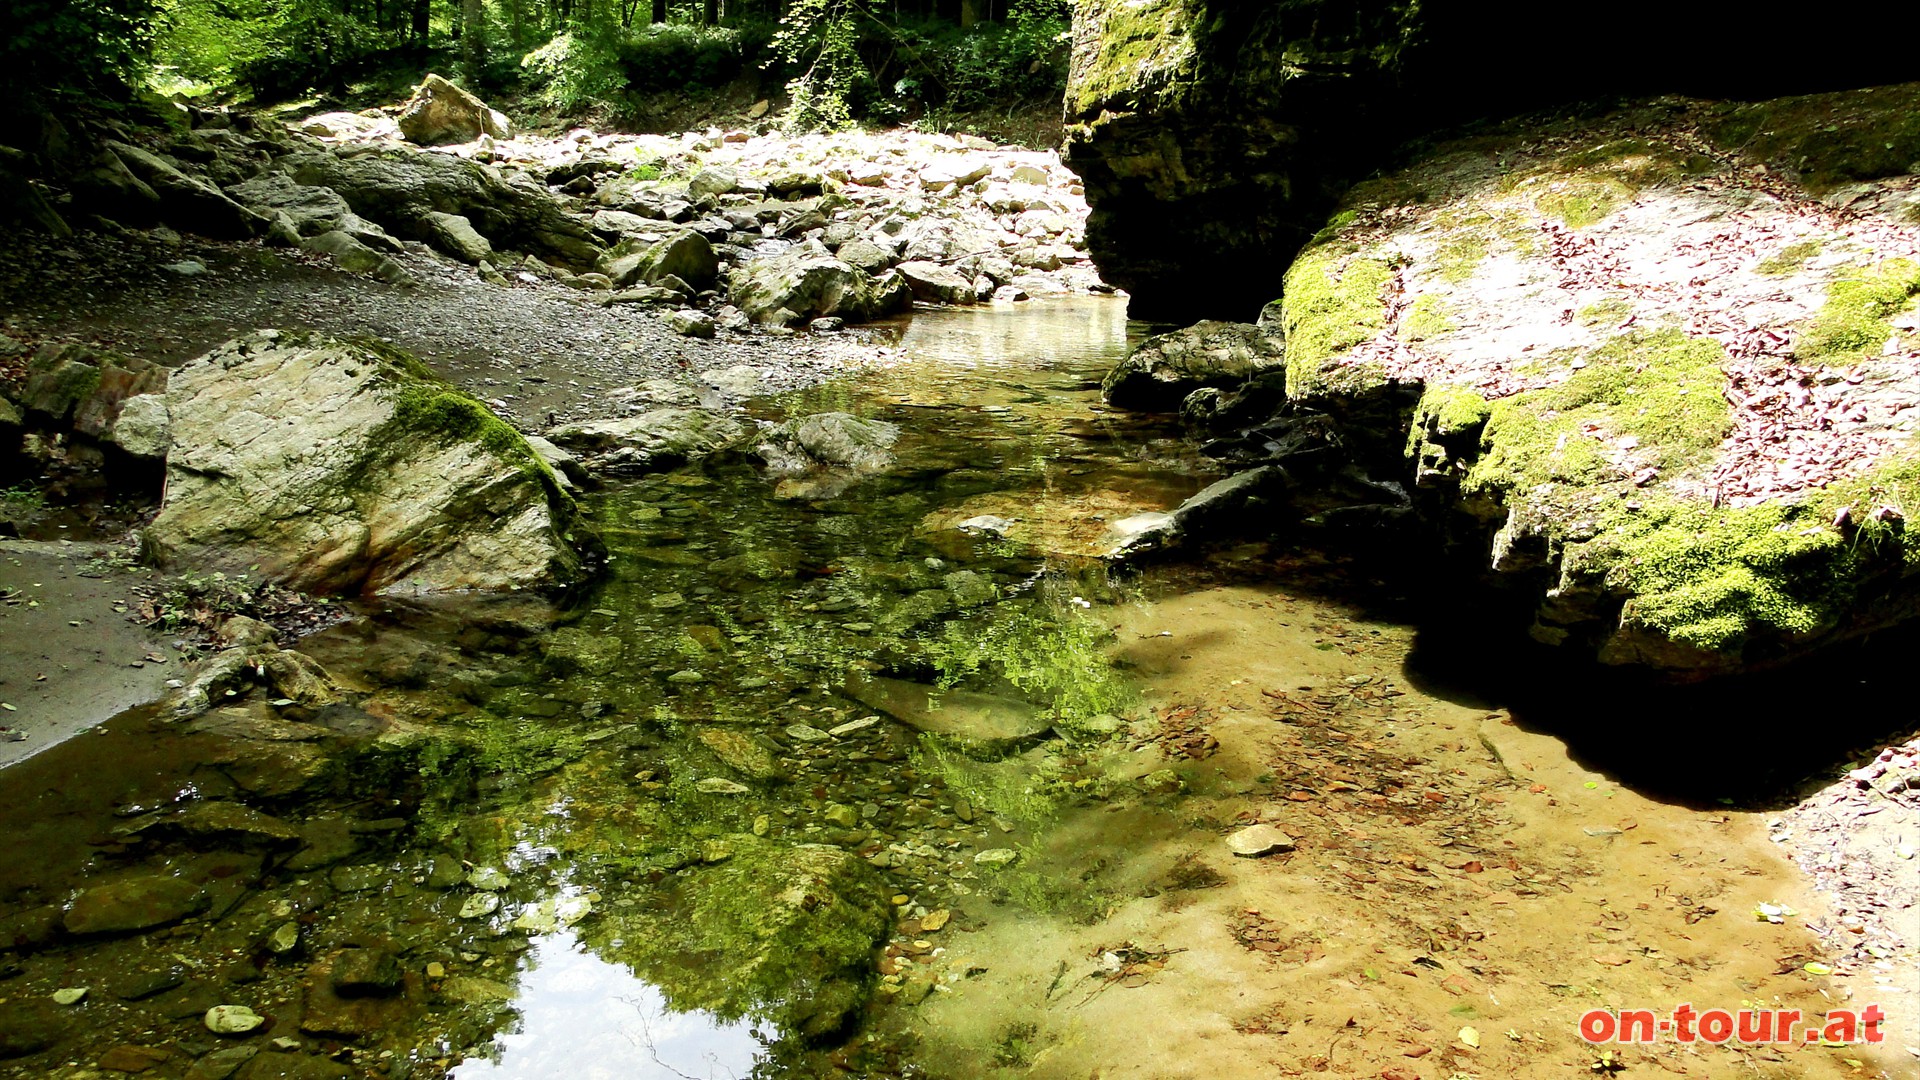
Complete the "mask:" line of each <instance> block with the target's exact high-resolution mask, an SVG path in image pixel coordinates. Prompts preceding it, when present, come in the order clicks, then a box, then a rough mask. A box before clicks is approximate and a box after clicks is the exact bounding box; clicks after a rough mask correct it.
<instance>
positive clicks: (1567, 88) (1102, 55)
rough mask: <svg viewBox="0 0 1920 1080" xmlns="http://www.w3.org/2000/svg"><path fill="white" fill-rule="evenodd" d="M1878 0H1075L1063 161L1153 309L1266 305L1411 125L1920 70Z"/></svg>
mask: <svg viewBox="0 0 1920 1080" xmlns="http://www.w3.org/2000/svg"><path fill="white" fill-rule="evenodd" d="M1898 10H1899V9H1898V8H1896V7H1894V5H1892V4H1890V3H1883V2H1870V3H1867V4H1865V5H1861V6H1856V7H1853V8H1850V9H1849V10H1848V12H1847V14H1846V17H1844V18H1832V19H1817V18H1796V19H1795V20H1793V23H1792V26H1791V28H1788V27H1787V26H1785V25H1783V24H1780V23H1777V22H1773V21H1769V20H1764V19H1759V18H1755V17H1750V16H1745V15H1740V14H1737V13H1733V12H1730V11H1729V10H1728V9H1727V8H1726V7H1725V5H1720V4H1711V3H1707V2H1705V0H1670V2H1666V3H1659V4H1655V3H1652V2H1649V0H1628V2H1625V3H1617V4H1612V5H1608V6H1607V7H1605V8H1603V9H1591V8H1586V7H1580V6H1577V5H1575V6H1566V5H1563V6H1561V7H1558V8H1555V7H1551V6H1543V5H1539V4H1523V3H1520V2H1518V0H1495V2H1473V0H1430V2H1427V3H1418V2H1415V0H1234V2H1228V0H1078V3H1077V5H1076V18H1075V24H1074V25H1075V29H1074V41H1073V68H1072V75H1071V80H1070V83H1069V86H1068V89H1067V96H1066V114H1067V115H1066V119H1067V133H1068V141H1067V161H1068V164H1069V165H1071V166H1072V167H1073V168H1074V169H1075V170H1076V171H1077V172H1079V173H1080V175H1081V176H1082V178H1083V179H1084V180H1085V184H1086V195H1087V201H1088V203H1089V205H1090V207H1091V217H1090V218H1089V221H1088V225H1087V241H1088V246H1089V248H1090V249H1091V251H1092V254H1093V256H1094V259H1095V261H1096V263H1097V264H1098V265H1099V266H1100V268H1101V270H1102V272H1103V273H1104V274H1105V275H1106V277H1107V278H1108V280H1109V281H1111V282H1112V283H1114V284H1116V285H1119V286H1121V287H1123V288H1126V289H1127V290H1128V291H1130V292H1132V293H1133V295H1134V314H1135V315H1136V317H1143V318H1155V319H1162V318H1164V319H1168V320H1174V319H1179V320H1191V319H1194V318H1202V317H1208V318H1239V319H1245V318H1250V317H1251V316H1252V315H1253V314H1254V313H1255V312H1257V311H1258V310H1259V308H1260V306H1261V305H1262V304H1263V303H1265V302H1266V301H1267V300H1270V299H1272V298H1273V296H1274V295H1276V294H1277V293H1278V291H1279V284H1280V277H1281V274H1282V273H1283V272H1284V271H1285V269H1286V265H1287V261H1288V259H1290V258H1291V256H1292V255H1293V253H1294V252H1295V251H1297V250H1298V249H1299V248H1300V247H1301V246H1302V245H1303V244H1304V243H1305V242H1306V241H1307V240H1308V239H1309V238H1310V237H1311V236H1312V235H1313V234H1314V233H1315V232H1316V231H1317V230H1318V229H1319V227H1320V225H1321V223H1322V222H1323V221H1324V220H1325V218H1326V216H1327V214H1328V213H1329V211H1330V210H1331V208H1332V206H1333V204H1334V203H1335V202H1336V201H1337V199H1338V198H1339V196H1340V194H1341V192H1343V191H1344V190H1345V189H1346V188H1347V187H1348V186H1349V185H1351V184H1352V183H1353V182H1355V181H1357V180H1360V179H1362V178H1364V177H1366V176H1367V175H1369V174H1370V173H1372V172H1374V171H1375V170H1377V169H1379V168H1382V167H1384V166H1388V165H1390V164H1392V163H1393V162H1395V161H1396V159H1399V158H1400V157H1401V155H1402V153H1403V148H1404V146H1405V144H1406V143H1407V142H1408V140H1409V139H1411V138H1415V137H1419V136H1423V135H1426V134H1427V133H1430V132H1432V131H1435V130H1437V129H1439V128H1442V127H1444V126H1448V125H1454V124H1459V123H1461V122H1465V121H1471V120H1482V119H1485V118H1488V117H1493V118H1499V117H1503V116H1514V115H1518V114H1520V113H1524V112H1529V111H1533V110H1537V109H1540V108H1542V107H1545V106H1553V105H1559V104H1564V103H1567V102H1575V101H1583V100H1593V99H1596V98H1599V99H1604V98H1608V97H1617V96H1619V95H1650V94H1656V93H1665V92H1680V93H1688V94H1694V95H1700V96H1710V97H1719V96H1742V97H1751V98H1760V97H1772V96H1779V95H1785V94H1796V93H1805V92H1811V91H1817V90H1832V89H1843V88H1846V87H1858V86H1868V85H1875V84H1878V83H1888V82H1898V81H1902V80H1904V79H1913V78H1920V60H1916V59H1915V56H1914V54H1913V53H1912V51H1911V50H1904V51H1903V50H1900V49H1899V48H1898V46H1897V44H1896V42H1895V40H1894V37H1893V36H1892V35H1874V34H1872V33H1863V32H1862V27H1869V26H1873V25H1876V24H1878V23H1879V22H1881V21H1883V20H1890V19H1892V18H1893V17H1894V15H1895V13H1896V12H1897V11H1898Z"/></svg>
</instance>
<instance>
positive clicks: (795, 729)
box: [787, 724, 833, 742]
mask: <svg viewBox="0 0 1920 1080" xmlns="http://www.w3.org/2000/svg"><path fill="white" fill-rule="evenodd" d="M787 737H788V738H790V739H792V740H793V741H795V742H826V741H827V740H828V739H831V738H832V737H833V736H831V735H828V734H827V733H826V732H824V731H821V730H820V729H819V728H817V727H811V726H809V725H807V724H789V725H788V726H787Z"/></svg>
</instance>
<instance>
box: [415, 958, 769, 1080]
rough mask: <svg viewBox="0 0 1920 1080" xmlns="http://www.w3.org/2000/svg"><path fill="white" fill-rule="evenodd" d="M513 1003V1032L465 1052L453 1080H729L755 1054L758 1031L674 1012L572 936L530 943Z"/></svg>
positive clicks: (760, 1035)
mask: <svg viewBox="0 0 1920 1080" xmlns="http://www.w3.org/2000/svg"><path fill="white" fill-rule="evenodd" d="M519 990H520V993H519V996H518V998H517V999H516V1000H515V1003H514V1008H515V1009H516V1010H517V1011H518V1012H519V1013H520V1017H521V1022H520V1028H519V1030H518V1031H516V1032H513V1033H512V1034H507V1035H501V1036H500V1037H499V1038H497V1039H496V1040H494V1045H495V1048H496V1052H497V1056H496V1057H495V1058H494V1059H492V1060H488V1059H482V1058H470V1059H468V1060H467V1061H466V1062H464V1063H462V1064H461V1065H460V1066H458V1067H457V1068H455V1069H454V1071H453V1073H452V1075H453V1076H455V1077H458V1078H459V1080H480V1078H482V1077H490V1078H494V1080H551V1078H553V1077H567V1078H568V1080H655V1078H661V1080H681V1078H684V1077H699V1078H700V1080H709V1078H712V1080H725V1078H727V1077H742V1076H745V1075H747V1073H748V1072H750V1071H751V1070H752V1069H753V1066H754V1062H755V1061H756V1060H757V1059H758V1058H759V1056H760V1050H761V1046H762V1039H763V1033H760V1032H757V1031H756V1030H755V1029H754V1026H753V1025H752V1024H751V1023H748V1022H745V1021H742V1022H739V1023H734V1024H722V1023H719V1022H717V1021H715V1020H714V1019H713V1018H712V1017H710V1016H708V1015H707V1014H705V1013H697V1012H696V1013H677V1012H673V1011H672V1010H670V1009H668V1008H667V1004H666V999H665V998H664V997H663V996H661V993H660V991H659V990H658V989H657V988H655V987H654V986H652V985H650V984H648V983H645V982H642V981H641V980H639V979H637V978H635V977H634V976H633V973H632V972H631V971H629V970H628V969H627V968H625V967H623V966H621V965H619V964H610V963H608V962H606V961H605V960H601V959H599V958H598V957H595V956H594V955H593V954H591V953H589V952H586V951H584V950H583V949H581V948H579V947H578V941H577V939H576V938H575V937H574V935H573V934H572V933H571V932H568V931H561V932H559V933H555V934H549V935H547V936H545V937H542V938H539V939H537V940H535V941H534V943H533V948H532V950H531V951H530V952H529V954H528V958H527V961H526V967H525V970H523V971H522V972H521V976H520V987H519Z"/></svg>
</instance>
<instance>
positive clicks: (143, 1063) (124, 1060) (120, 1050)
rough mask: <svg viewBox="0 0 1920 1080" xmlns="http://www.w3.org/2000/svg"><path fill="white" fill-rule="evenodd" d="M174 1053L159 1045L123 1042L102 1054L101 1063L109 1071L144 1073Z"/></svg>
mask: <svg viewBox="0 0 1920 1080" xmlns="http://www.w3.org/2000/svg"><path fill="white" fill-rule="evenodd" d="M172 1056H173V1055H172V1054H170V1053H168V1052H167V1051H166V1050H163V1049H161V1048H160V1047H158V1046H135V1045H133V1044H132V1043H122V1044H120V1045H119V1046H116V1047H114V1048H113V1049H111V1050H108V1051H107V1052H106V1053H104V1054H101V1055H100V1061H99V1065H100V1067H101V1068H103V1069H106V1070H107V1071H109V1072H123V1073H143V1072H146V1071H147V1070H148V1069H151V1068H153V1067H154V1066H155V1065H159V1064H161V1063H163V1062H165V1061H166V1060H167V1059H168V1058H170V1057H172Z"/></svg>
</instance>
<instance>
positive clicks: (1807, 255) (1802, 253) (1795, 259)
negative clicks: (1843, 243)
mask: <svg viewBox="0 0 1920 1080" xmlns="http://www.w3.org/2000/svg"><path fill="white" fill-rule="evenodd" d="M1826 246H1827V245H1826V241H1824V240H1819V239H1814V240H1801V241H1799V242H1798V243H1793V244H1788V245H1787V246H1786V247H1783V248H1781V249H1780V250H1779V251H1776V252H1774V253H1773V254H1772V255H1769V256H1767V257H1766V258H1764V259H1762V260H1760V264H1759V265H1758V266H1756V267H1754V270H1755V271H1757V272H1759V273H1762V274H1766V275H1768V276H1770V277H1779V276H1782V275H1785V274H1791V273H1793V272H1794V271H1796V270H1798V269H1800V268H1801V267H1802V266H1805V265H1806V264H1807V260H1808V259H1811V258H1813V257H1814V256H1815V255H1818V254H1820V251H1821V249H1822V248H1824V247H1826Z"/></svg>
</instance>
